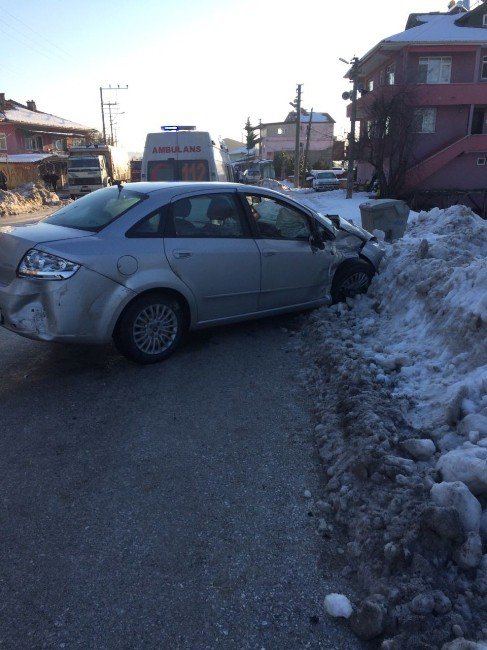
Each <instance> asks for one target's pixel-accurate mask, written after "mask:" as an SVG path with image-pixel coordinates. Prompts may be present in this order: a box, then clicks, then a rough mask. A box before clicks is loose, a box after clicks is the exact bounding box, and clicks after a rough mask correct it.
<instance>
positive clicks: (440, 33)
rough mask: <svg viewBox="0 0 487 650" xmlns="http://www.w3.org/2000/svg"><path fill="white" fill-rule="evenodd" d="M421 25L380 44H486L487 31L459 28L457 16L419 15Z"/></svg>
mask: <svg viewBox="0 0 487 650" xmlns="http://www.w3.org/2000/svg"><path fill="white" fill-rule="evenodd" d="M416 18H417V19H418V20H420V21H421V22H422V23H423V24H422V25H418V26H417V27H411V28H410V29H406V31H404V32H400V33H399V34H393V35H392V36H389V37H388V38H384V39H383V40H382V41H381V42H382V43H446V42H449V43H451V42H453V43H465V42H471V43H478V42H479V41H484V42H486V43H487V30H486V29H485V28H482V27H461V26H459V25H457V24H456V23H455V21H457V20H458V14H419V15H416Z"/></svg>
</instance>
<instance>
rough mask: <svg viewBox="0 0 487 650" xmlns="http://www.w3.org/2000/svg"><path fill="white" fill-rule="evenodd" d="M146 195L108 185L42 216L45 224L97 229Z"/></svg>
mask: <svg viewBox="0 0 487 650" xmlns="http://www.w3.org/2000/svg"><path fill="white" fill-rule="evenodd" d="M146 198H147V195H146V194H142V193H140V192H134V191H133V190H126V189H123V188H120V189H119V188H118V186H117V187H109V188H106V189H103V190H97V191H96V192H93V193H92V194H88V195H87V196H84V197H83V198H81V199H78V200H76V201H74V202H73V203H70V204H69V205H66V206H65V207H64V208H61V210H58V211H57V212H55V213H54V214H51V215H50V216H49V217H47V218H46V219H44V223H52V224H53V225H56V226H65V227H66V228H76V229H77V230H89V231H91V232H99V231H100V230H102V228H104V227H105V226H107V225H108V224H109V223H110V222H112V221H113V220H114V219H118V217H120V216H121V215H122V214H125V212H127V211H128V210H131V209H132V208H134V207H135V206H136V205H138V204H139V203H140V202H141V201H143V200H144V199H146Z"/></svg>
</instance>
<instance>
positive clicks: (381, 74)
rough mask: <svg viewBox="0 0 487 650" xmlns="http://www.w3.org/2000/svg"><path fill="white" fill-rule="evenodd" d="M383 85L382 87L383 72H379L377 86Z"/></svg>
mask: <svg viewBox="0 0 487 650" xmlns="http://www.w3.org/2000/svg"><path fill="white" fill-rule="evenodd" d="M383 85H384V70H381V71H380V72H379V86H383Z"/></svg>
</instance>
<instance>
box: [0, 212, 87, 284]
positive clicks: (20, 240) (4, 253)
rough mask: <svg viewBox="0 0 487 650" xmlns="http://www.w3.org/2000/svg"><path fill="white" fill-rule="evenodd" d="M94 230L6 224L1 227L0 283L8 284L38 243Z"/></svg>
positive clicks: (76, 235) (80, 234) (45, 225)
mask: <svg viewBox="0 0 487 650" xmlns="http://www.w3.org/2000/svg"><path fill="white" fill-rule="evenodd" d="M91 235H93V233H92V232H87V231H84V230H75V229H74V228H65V227H63V226H54V225H51V224H47V223H38V224H34V225H32V226H4V227H2V228H0V284H3V285H7V284H10V282H12V280H13V279H14V278H15V277H16V274H17V267H18V265H19V263H20V261H21V259H22V258H23V256H24V255H25V253H26V252H27V251H28V250H29V249H31V248H35V247H36V245H38V244H41V243H45V242H52V241H60V240H65V239H74V238H78V237H89V236H91Z"/></svg>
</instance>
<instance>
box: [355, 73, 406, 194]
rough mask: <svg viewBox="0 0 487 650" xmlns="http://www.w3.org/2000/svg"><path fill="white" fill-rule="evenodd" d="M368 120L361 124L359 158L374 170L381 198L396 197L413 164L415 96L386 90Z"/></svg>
mask: <svg viewBox="0 0 487 650" xmlns="http://www.w3.org/2000/svg"><path fill="white" fill-rule="evenodd" d="M366 119H367V122H363V123H362V132H361V135H360V140H359V156H360V158H362V160H368V162H370V164H371V165H372V166H373V167H374V169H375V175H376V179H377V183H378V186H379V195H380V196H381V197H384V198H392V197H397V196H399V195H400V194H401V191H402V189H403V187H404V181H405V176H406V172H407V170H408V168H409V167H411V166H412V164H413V163H414V157H413V149H414V144H415V131H416V130H417V129H416V128H415V127H416V119H417V113H416V111H415V109H414V96H413V94H412V93H411V91H409V90H406V89H396V88H394V87H391V86H387V87H386V88H384V89H383V91H382V92H381V93H379V94H377V95H376V96H375V97H374V98H373V99H372V101H371V103H370V105H369V106H368V108H367V109H366Z"/></svg>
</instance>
